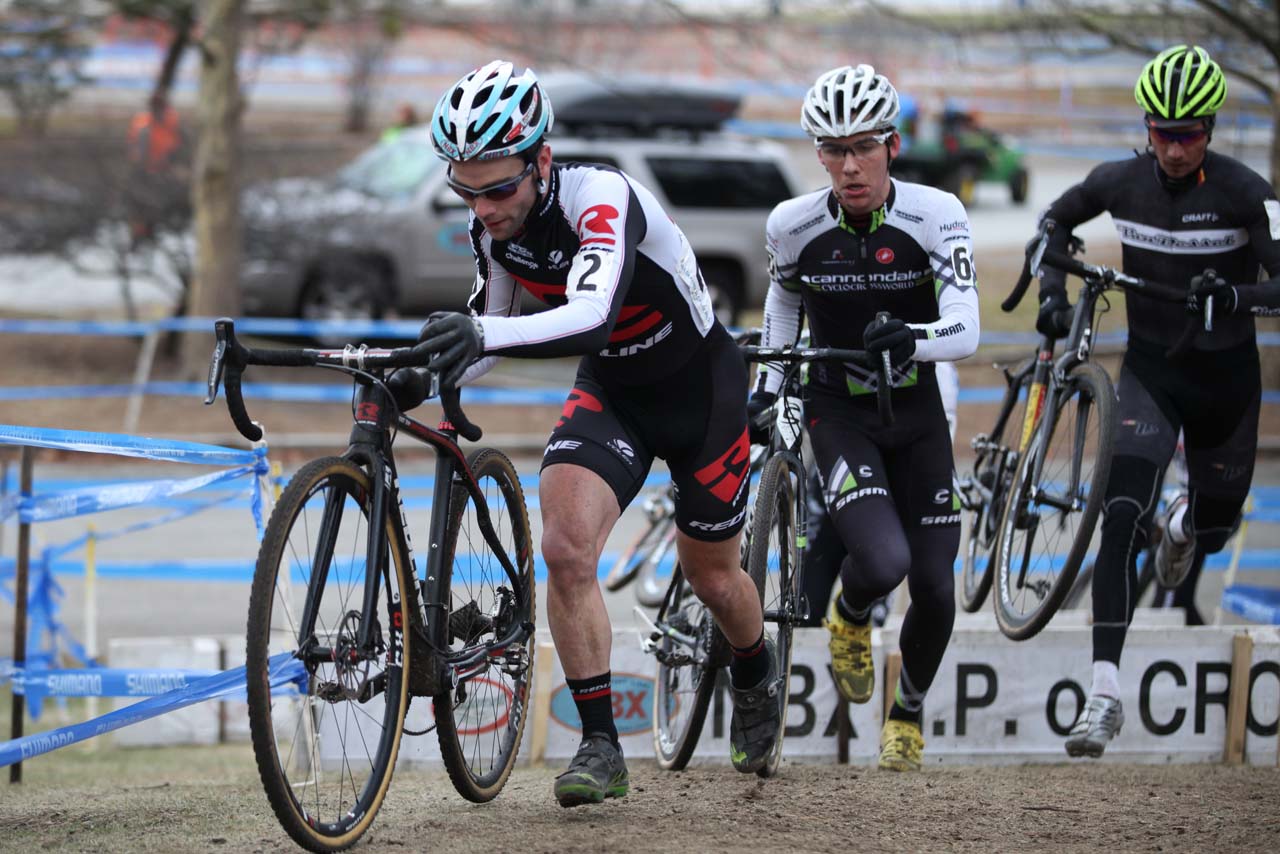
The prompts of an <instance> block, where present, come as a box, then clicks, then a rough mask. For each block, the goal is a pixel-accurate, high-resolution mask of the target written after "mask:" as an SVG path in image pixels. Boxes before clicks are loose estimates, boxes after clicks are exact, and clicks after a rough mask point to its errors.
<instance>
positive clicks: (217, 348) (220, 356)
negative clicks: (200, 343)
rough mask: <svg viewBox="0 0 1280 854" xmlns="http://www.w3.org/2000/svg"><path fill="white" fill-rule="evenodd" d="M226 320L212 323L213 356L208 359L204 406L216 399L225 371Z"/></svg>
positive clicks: (223, 318)
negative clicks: (207, 384) (207, 383)
mask: <svg viewBox="0 0 1280 854" xmlns="http://www.w3.org/2000/svg"><path fill="white" fill-rule="evenodd" d="M229 323H231V321H230V320H229V319H228V318H225V317H220V318H218V319H217V320H215V321H214V322H213V334H214V336H215V337H216V339H217V340H216V342H215V343H214V345H213V356H212V357H211V358H210V359H209V379H208V382H209V390H208V393H207V394H206V395H205V398H204V403H205V406H208V405H209V404H211V403H213V402H214V401H215V400H217V399H218V386H220V385H221V384H222V374H223V371H225V370H226V366H227V363H226V358H227V324H229Z"/></svg>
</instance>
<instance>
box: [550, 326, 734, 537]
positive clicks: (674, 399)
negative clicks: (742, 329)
mask: <svg viewBox="0 0 1280 854" xmlns="http://www.w3.org/2000/svg"><path fill="white" fill-rule="evenodd" d="M595 364H598V362H597V363H595ZM599 373H600V372H598V371H597V370H595V369H594V368H593V365H592V360H591V359H583V360H582V362H581V364H579V366H578V377H577V379H576V381H575V382H574V385H573V390H572V391H571V392H569V398H568V400H566V401H565V405H564V410H563V412H562V413H561V416H560V420H559V421H558V422H557V423H556V426H555V428H554V429H553V430H552V431H551V438H550V439H549V440H548V442H547V448H546V451H545V452H544V453H543V456H542V467H543V468H544V469H545V468H546V467H547V466H550V465H555V464H556V463H570V464H572V465H577V466H582V467H583V468H586V469H590V470H591V471H593V472H595V473H596V474H598V475H599V476H600V477H601V478H603V479H604V481H605V482H606V483H607V484H609V486H610V487H611V488H612V489H613V494H614V495H615V496H616V497H617V499H618V509H619V511H622V510H625V509H626V508H627V505H628V504H630V503H631V500H632V499H633V498H635V497H636V495H637V494H638V493H639V491H640V489H641V487H642V486H643V485H644V480H645V477H646V476H647V475H648V473H649V468H650V466H651V465H652V464H653V460H654V458H655V457H660V458H661V459H664V460H666V462H667V467H668V468H669V469H670V471H671V479H672V481H673V482H674V483H675V488H676V525H677V526H678V527H679V529H680V530H681V531H683V532H684V533H685V534H688V535H689V536H691V537H693V538H695V539H698V540H704V541H707V542H715V541H719V540H726V539H728V538H730V537H732V536H733V535H735V534H736V533H737V532H738V531H739V530H740V529H741V528H742V522H743V519H744V518H745V516H746V508H747V486H748V480H749V478H748V470H749V468H750V459H749V451H750V446H749V444H748V441H747V368H746V364H745V363H744V362H743V359H742V353H741V351H739V350H738V347H737V345H736V344H734V343H733V339H732V338H730V337H729V334H728V333H727V332H725V330H724V328H723V327H722V326H720V325H719V324H716V325H715V326H713V327H712V329H711V331H710V332H708V333H707V336H706V338H705V339H704V340H703V342H702V344H701V345H700V346H699V348H698V350H697V351H696V352H695V353H694V355H693V357H692V358H691V359H690V360H689V361H688V363H687V364H685V365H684V366H683V367H682V368H681V369H680V370H678V371H676V372H674V373H673V374H671V375H670V376H667V377H665V378H663V379H662V380H661V381H660V382H657V383H654V384H652V385H620V384H617V383H606V382H603V381H602V378H601V377H600V375H599Z"/></svg>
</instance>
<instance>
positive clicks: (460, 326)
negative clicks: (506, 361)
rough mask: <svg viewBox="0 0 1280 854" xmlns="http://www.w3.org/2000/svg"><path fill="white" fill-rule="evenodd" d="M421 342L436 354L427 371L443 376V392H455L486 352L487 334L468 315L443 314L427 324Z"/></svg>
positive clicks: (419, 338)
mask: <svg viewBox="0 0 1280 854" xmlns="http://www.w3.org/2000/svg"><path fill="white" fill-rule="evenodd" d="M418 342H419V343H421V344H426V345H427V347H426V350H427V352H428V353H434V354H435V355H434V356H432V357H431V361H430V362H428V363H427V367H429V368H430V369H431V370H433V371H435V372H436V373H438V374H439V375H440V386H441V388H454V387H456V386H457V384H458V380H460V379H462V374H463V372H464V371H466V369H467V367H468V366H470V364H471V363H472V362H474V361H475V360H476V359H477V358H478V357H479V356H480V354H481V353H483V352H484V330H483V328H482V327H481V326H480V323H479V322H478V321H477V320H476V319H475V318H473V317H472V316H471V315H469V314H462V313H461V312H456V311H451V312H443V313H441V314H437V315H432V317H431V318H430V319H428V320H427V322H426V324H424V325H423V327H422V331H421V332H419V333H418Z"/></svg>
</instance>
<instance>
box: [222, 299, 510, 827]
mask: <svg viewBox="0 0 1280 854" xmlns="http://www.w3.org/2000/svg"><path fill="white" fill-rule="evenodd" d="M215 328H216V334H217V347H216V349H215V351H214V355H213V360H212V362H211V364H210V369H209V394H208V397H207V399H206V401H205V402H206V403H212V402H213V400H214V399H215V398H216V396H217V390H218V385H219V382H220V381H222V380H223V378H224V373H225V386H226V391H227V408H228V409H229V411H230V413H231V419H232V421H233V422H234V423H235V425H236V428H237V429H238V430H239V431H240V433H241V434H242V435H243V436H245V438H247V439H249V440H251V441H257V440H258V439H259V438H261V436H262V431H261V429H260V428H259V426H258V425H257V424H255V423H254V422H253V421H251V420H250V418H249V415H248V413H247V411H246V409H245V404H244V399H243V397H242V395H241V375H242V373H243V371H244V369H245V367H247V366H249V365H271V366H287V367H295V366H315V367H321V368H329V369H333V370H337V371H341V372H343V373H346V374H349V375H350V376H351V377H352V380H353V394H352V418H353V420H354V424H353V426H352V428H351V436H350V441H349V445H348V447H347V450H346V452H345V453H343V454H342V455H341V456H330V457H324V458H321V459H316V460H312V461H311V462H309V463H307V464H305V465H304V466H302V468H300V469H299V470H298V472H297V473H296V474H294V476H293V477H292V479H291V480H290V481H289V485H288V486H287V487H286V488H285V490H284V493H283V495H282V496H281V498H280V500H279V502H278V503H277V504H276V507H275V509H274V510H273V511H272V514H271V518H270V521H269V522H268V523H267V526H266V531H265V533H264V536H263V540H262V545H261V547H260V549H259V552H258V561H257V567H256V570H255V573H254V580H253V588H252V591H251V593H250V597H249V626H248V643H247V651H246V665H245V670H246V679H247V682H248V700H249V723H250V732H251V735H252V741H253V750H254V755H255V757H256V759H257V764H258V771H259V774H260V776H261V778H262V784H263V786H264V788H265V789H266V793H267V798H268V800H269V801H270V803H271V806H272V809H273V810H274V811H275V814H276V816H277V818H279V820H280V823H281V824H282V825H283V826H284V829H285V830H286V831H287V832H288V833H289V835H290V836H291V837H293V839H294V840H295V841H296V842H297V843H298V844H299V845H302V846H303V847H305V848H308V849H310V850H312V851H318V852H329V851H338V850H341V849H344V848H347V847H349V846H351V845H352V844H354V843H355V842H356V840H358V839H359V838H360V836H361V835H362V834H363V833H364V832H365V831H366V830H368V829H369V826H370V825H371V824H372V822H373V819H374V816H375V815H376V814H377V811H378V808H379V807H380V806H381V805H382V802H383V800H384V798H385V797H386V794H387V789H388V786H389V784H390V781H391V775H392V771H393V769H394V767H395V762H396V756H397V754H398V751H399V748H400V742H401V735H402V734H403V733H406V732H407V733H409V734H410V735H421V734H423V733H425V732H428V731H429V730H430V729H431V728H430V727H428V728H426V729H423V730H422V731H421V732H412V731H409V730H406V729H405V715H406V713H407V711H408V709H409V705H410V703H411V702H412V699H413V698H414V697H431V698H432V705H433V711H434V717H435V724H434V728H435V730H436V735H437V738H438V739H439V743H440V752H441V755H442V757H443V760H444V764H445V767H446V768H447V769H448V771H449V777H450V779H451V780H452V781H453V784H454V787H455V788H456V789H457V790H458V792H459V793H460V794H461V795H462V796H463V797H465V798H467V799H468V800H471V801H476V802H483V801H488V800H491V799H492V798H494V797H495V796H496V795H497V794H498V792H499V791H501V789H502V787H503V784H504V783H505V782H506V780H507V777H508V775H509V774H510V773H511V768H512V766H513V765H514V763H515V759H516V753H517V751H518V750H519V746H520V737H521V734H522V733H523V730H524V722H525V718H526V717H527V710H528V708H529V687H530V681H531V677H532V664H533V652H534V614H535V592H534V577H533V549H532V547H531V544H530V534H529V518H528V512H527V510H526V508H525V501H524V494H523V492H522V490H521V488H520V481H519V478H518V476H517V474H516V470H515V468H514V467H513V466H512V464H511V461H510V460H509V459H507V457H506V456H504V455H503V454H502V453H500V452H499V451H496V450H493V449H490V448H485V449H480V450H476V451H474V452H472V453H471V454H470V455H469V456H464V454H463V452H462V450H461V449H460V448H459V447H458V444H457V436H458V435H462V436H463V437H465V438H467V439H469V440H471V441H476V440H478V439H479V438H480V430H479V428H477V427H475V425H473V424H471V422H470V421H468V420H467V418H466V415H465V414H464V413H463V412H462V410H461V407H460V405H459V399H458V392H457V390H456V389H453V390H451V391H449V392H445V393H443V394H441V402H442V404H443V406H444V412H445V418H446V420H445V421H443V422H441V424H440V425H439V427H438V428H436V429H432V428H431V427H428V426H426V425H425V424H422V423H420V422H418V421H416V420H414V419H413V418H410V417H409V416H407V415H405V414H404V413H403V412H401V411H399V407H398V406H397V405H396V402H395V398H394V397H393V395H392V393H391V392H390V391H389V390H388V389H387V387H386V384H385V380H386V378H387V377H388V375H389V374H390V373H391V371H392V370H393V369H395V368H397V367H404V366H420V365H424V364H426V362H427V360H428V359H429V357H430V354H427V353H424V352H421V351H420V347H421V345H418V346H416V347H401V348H396V349H371V348H367V347H364V346H361V347H359V348H356V347H352V346H350V345H348V346H347V347H345V348H344V349H342V350H311V349H256V348H254V349H250V348H247V347H245V346H244V345H242V344H240V342H239V341H237V339H236V336H235V327H234V324H233V323H232V321H231V320H228V319H221V320H218V321H217V323H216V327H215ZM436 382H437V379H436V378H435V377H434V376H432V378H431V384H432V386H435V384H436ZM426 391H427V390H426V389H423V392H424V394H423V396H426ZM430 391H431V393H432V395H434V394H435V393H436V392H437V389H435V388H432V389H431V390H430ZM397 434H407V435H408V436H410V437H412V438H413V439H415V440H417V441H420V442H423V443H425V444H427V445H430V446H432V447H433V448H435V450H436V455H437V456H436V467H435V483H434V491H433V493H432V505H431V523H430V527H429V528H428V529H427V531H426V535H427V556H426V560H425V566H424V567H423V572H422V573H421V575H420V574H419V572H418V567H417V565H416V564H415V562H414V555H413V549H412V544H411V539H410V534H409V522H408V520H407V519H406V517H405V514H404V506H403V503H402V501H401V497H400V492H399V484H398V480H397V474H396V464H395V459H394V456H393V454H392V443H393V441H394V439H395V437H396V436H397Z"/></svg>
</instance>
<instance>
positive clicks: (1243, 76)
mask: <svg viewBox="0 0 1280 854" xmlns="http://www.w3.org/2000/svg"><path fill="white" fill-rule="evenodd" d="M864 5H865V7H866V8H870V9H874V10H875V11H876V12H877V13H879V14H882V15H884V16H886V17H890V18H895V19H898V20H902V21H906V22H909V23H911V24H913V25H915V26H919V27H921V28H923V29H926V30H929V31H932V32H944V33H950V34H952V35H955V36H957V37H962V36H966V35H968V36H972V35H978V34H983V33H1009V34H1023V35H1025V36H1027V37H1028V38H1034V39H1035V41H1036V50H1037V51H1039V52H1041V53H1044V52H1045V51H1046V50H1049V51H1054V52H1056V53H1059V54H1061V55H1066V56H1080V55H1087V54H1096V53H1099V52H1101V51H1114V50H1117V49H1119V50H1124V51H1128V52H1131V53H1133V54H1134V56H1135V67H1134V79H1135V80H1136V79H1137V74H1138V68H1139V67H1140V63H1141V62H1145V61H1146V60H1148V59H1150V58H1151V57H1153V56H1155V55H1156V54H1157V53H1159V52H1160V51H1161V50H1163V49H1164V48H1166V47H1169V46H1170V45H1175V44H1199V45H1201V46H1203V47H1205V48H1206V49H1207V50H1208V51H1209V52H1210V54H1212V56H1213V58H1214V60H1215V61H1216V62H1218V64H1220V65H1221V66H1222V68H1223V70H1224V71H1226V72H1227V74H1228V76H1229V77H1230V78H1231V79H1233V80H1235V81H1238V82H1242V83H1244V84H1245V85H1246V86H1247V87H1249V88H1251V89H1254V90H1256V91H1257V92H1258V93H1259V94H1261V95H1262V97H1263V99H1264V100H1265V102H1266V104H1267V109H1268V111H1269V112H1270V115H1271V120H1272V128H1273V130H1272V137H1271V145H1270V172H1271V184H1272V186H1280V6H1277V4H1276V3H1275V2H1274V0H1144V2H1141V3H1130V4H1128V5H1124V6H1120V5H1117V4H1116V3H1114V2H1106V0H1027V2H1025V3H1022V4H1020V5H1021V6H1022V8H1020V9H1019V11H1018V12H1017V14H1000V15H988V16H978V15H964V16H960V15H954V16H940V15H936V14H935V15H919V14H912V13H906V12H900V11H898V10H896V9H895V8H894V7H893V6H892V5H891V4H890V3H887V2H882V0H864ZM1082 35H1090V36H1094V37H1096V39H1097V40H1100V42H1101V43H1098V42H1097V41H1095V42H1093V43H1087V42H1084V41H1083V40H1082V39H1081V36H1082ZM1228 97H1230V96H1228Z"/></svg>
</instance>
